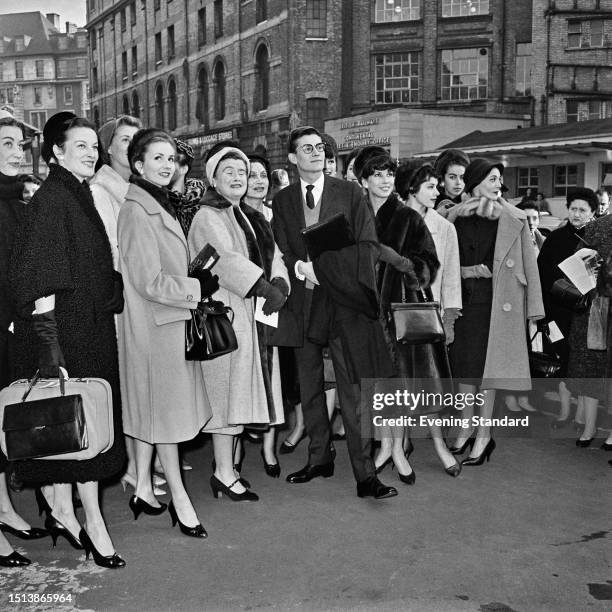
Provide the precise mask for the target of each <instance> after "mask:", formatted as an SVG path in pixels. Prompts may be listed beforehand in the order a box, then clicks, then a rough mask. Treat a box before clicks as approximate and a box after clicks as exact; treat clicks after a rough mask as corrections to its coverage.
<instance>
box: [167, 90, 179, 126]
mask: <svg viewBox="0 0 612 612" xmlns="http://www.w3.org/2000/svg"><path fill="white" fill-rule="evenodd" d="M176 110H177V98H176V82H175V80H174V79H171V80H170V82H169V83H168V129H169V130H170V131H171V132H172V131H173V130H176Z"/></svg>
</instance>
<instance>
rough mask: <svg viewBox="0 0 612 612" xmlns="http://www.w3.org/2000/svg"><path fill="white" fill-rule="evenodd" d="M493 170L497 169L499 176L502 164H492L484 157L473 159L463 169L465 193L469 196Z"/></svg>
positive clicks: (502, 168)
mask: <svg viewBox="0 0 612 612" xmlns="http://www.w3.org/2000/svg"><path fill="white" fill-rule="evenodd" d="M493 168H497V169H498V170H499V172H500V174H503V172H504V164H502V163H501V162H494V161H491V160H489V159H485V158H484V157H476V158H475V159H473V160H472V161H471V162H470V163H469V164H468V167H467V168H466V169H465V174H464V175H463V180H464V182H465V192H466V193H469V194H471V193H472V191H473V190H474V188H475V187H476V186H477V185H479V184H480V183H482V181H484V179H485V178H486V177H487V175H488V174H489V172H491V170H493Z"/></svg>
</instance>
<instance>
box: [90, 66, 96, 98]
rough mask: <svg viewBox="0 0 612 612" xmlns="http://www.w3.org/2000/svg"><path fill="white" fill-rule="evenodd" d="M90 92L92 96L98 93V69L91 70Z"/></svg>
mask: <svg viewBox="0 0 612 612" xmlns="http://www.w3.org/2000/svg"><path fill="white" fill-rule="evenodd" d="M91 91H92V93H93V94H94V96H95V95H96V94H97V93H98V67H97V66H94V67H93V68H92V69H91Z"/></svg>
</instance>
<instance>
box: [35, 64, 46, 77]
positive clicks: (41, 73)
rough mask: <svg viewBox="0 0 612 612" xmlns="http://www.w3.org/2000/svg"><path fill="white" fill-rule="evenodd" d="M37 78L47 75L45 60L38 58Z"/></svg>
mask: <svg viewBox="0 0 612 612" xmlns="http://www.w3.org/2000/svg"><path fill="white" fill-rule="evenodd" d="M35 66H36V78H37V79H42V78H44V76H45V62H44V61H43V60H36V62H35Z"/></svg>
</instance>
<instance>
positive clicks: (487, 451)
mask: <svg viewBox="0 0 612 612" xmlns="http://www.w3.org/2000/svg"><path fill="white" fill-rule="evenodd" d="M494 450H495V440H494V439H493V438H491V439H490V440H489V441H488V442H487V445H486V446H485V447H484V450H483V451H482V453H480V455H478V457H468V458H467V459H464V460H463V461H462V462H461V465H482V464H483V463H484V462H485V460H486V461H489V460H490V459H491V453H492V452H493V451H494Z"/></svg>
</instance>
